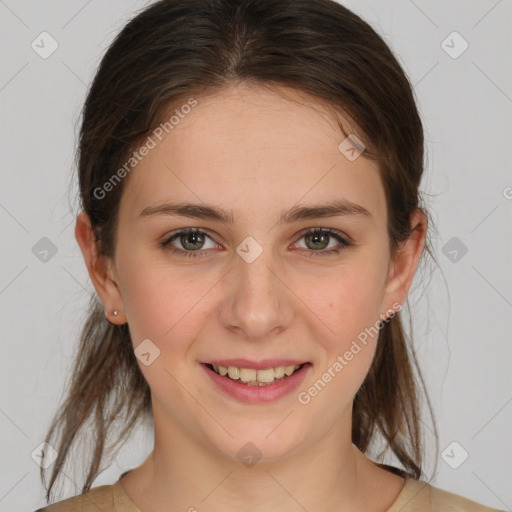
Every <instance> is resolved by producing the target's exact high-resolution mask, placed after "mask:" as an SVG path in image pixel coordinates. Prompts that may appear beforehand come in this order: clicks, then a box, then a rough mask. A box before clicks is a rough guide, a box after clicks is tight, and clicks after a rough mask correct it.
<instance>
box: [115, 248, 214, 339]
mask: <svg viewBox="0 0 512 512" xmlns="http://www.w3.org/2000/svg"><path fill="white" fill-rule="evenodd" d="M118 265H119V270H120V272H119V273H120V275H122V276H123V281H122V283H121V284H122V286H121V293H122V295H123V302H124V305H125V309H126V315H127V320H128V323H129V325H130V332H131V334H132V339H133V342H134V345H135V346H136V345H137V344H138V343H140V341H142V340H143V339H146V338H149V339H151V340H154V342H155V343H156V344H157V345H159V346H163V344H165V343H168V340H173V347H174V348H178V346H177V345H176V343H179V340H181V339H183V340H184V342H186V340H187V339H189V338H191V337H193V335H194V326H198V325H199V324H198V322H197V318H198V315H199V316H204V315H202V312H203V310H204V308H205V307H206V305H207V302H208V301H207V300H206V299H207V297H206V296H207V295H208V291H209V290H210V289H211V288H212V287H213V286H214V285H215V282H214V279H213V277H208V276H207V275H206V276H204V278H202V279H198V278H197V276H195V275H194V273H191V272H190V270H181V269H179V268H176V267H174V268H171V266H170V264H169V263H167V262H165V261H160V260H155V259H152V260H151V262H149V261H148V259H147V258H145V257H144V255H141V256H139V257H137V255H133V256H132V257H127V258H125V259H124V260H123V261H120V262H119V264H118ZM196 329H197V327H196Z"/></svg>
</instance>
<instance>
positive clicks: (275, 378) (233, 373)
mask: <svg viewBox="0 0 512 512" xmlns="http://www.w3.org/2000/svg"><path fill="white" fill-rule="evenodd" d="M204 364H205V366H206V367H207V368H209V369H210V370H211V371H212V372H215V373H216V374H217V375H220V376H221V377H225V378H227V379H230V380H232V381H235V382H238V383H239V384H245V385H247V386H270V385H272V384H275V383H276V382H280V381H282V380H285V379H287V378H288V377H291V376H292V375H293V374H294V373H295V372H296V371H298V370H300V369H301V368H302V367H303V366H305V365H310V364H311V363H303V364H297V365H293V366H276V367H274V368H266V369H264V370H255V369H254V368H238V367H236V366H228V367H226V366H221V365H212V364H209V363H204Z"/></svg>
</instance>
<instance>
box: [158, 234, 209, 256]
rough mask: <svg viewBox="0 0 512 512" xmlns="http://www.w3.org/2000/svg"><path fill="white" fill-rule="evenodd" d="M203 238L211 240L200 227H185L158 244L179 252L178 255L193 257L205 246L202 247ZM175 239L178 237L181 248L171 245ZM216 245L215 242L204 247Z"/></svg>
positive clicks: (173, 251)
mask: <svg viewBox="0 0 512 512" xmlns="http://www.w3.org/2000/svg"><path fill="white" fill-rule="evenodd" d="M205 238H209V239H210V240H212V239H211V237H210V236H208V235H207V234H206V232H205V231H203V230H201V229H197V228H186V229H182V230H180V231H178V232H176V233H174V234H173V235H171V236H170V237H169V238H167V239H166V240H164V241H163V242H161V244H160V245H161V246H162V247H164V248H165V249H167V250H169V251H171V252H172V253H181V254H180V256H192V257H195V256H197V255H198V254H197V253H200V252H201V249H204V248H205V247H203V245H204V240H205ZM176 239H178V242H179V243H180V244H181V246H182V247H183V249H180V248H176V247H175V246H174V245H171V244H172V242H174V240H176ZM212 242H213V240H212ZM216 246H217V244H215V243H213V246H212V247H206V249H211V248H215V247H216Z"/></svg>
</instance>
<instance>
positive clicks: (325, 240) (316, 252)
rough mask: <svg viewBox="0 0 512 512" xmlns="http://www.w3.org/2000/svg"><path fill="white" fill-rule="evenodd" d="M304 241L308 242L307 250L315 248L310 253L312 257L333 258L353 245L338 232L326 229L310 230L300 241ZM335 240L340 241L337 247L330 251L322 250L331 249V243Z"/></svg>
mask: <svg viewBox="0 0 512 512" xmlns="http://www.w3.org/2000/svg"><path fill="white" fill-rule="evenodd" d="M302 239H304V240H305V241H306V249H310V248H311V246H312V247H313V249H312V250H311V251H310V252H311V256H330V255H331V256H332V255H333V254H338V253H339V252H340V251H341V250H342V249H344V248H345V247H349V246H350V245H352V243H351V242H349V241H348V240H346V239H345V238H344V237H342V236H341V234H340V233H339V232H338V231H335V230H333V229H325V228H313V229H309V230H307V231H306V232H305V233H303V234H302V237H301V238H300V240H302ZM334 240H337V241H338V244H337V245H335V246H334V247H331V248H330V249H328V250H322V249H326V248H327V247H329V242H333V241H334ZM315 246H316V247H315Z"/></svg>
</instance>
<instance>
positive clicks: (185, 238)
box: [160, 228, 352, 257]
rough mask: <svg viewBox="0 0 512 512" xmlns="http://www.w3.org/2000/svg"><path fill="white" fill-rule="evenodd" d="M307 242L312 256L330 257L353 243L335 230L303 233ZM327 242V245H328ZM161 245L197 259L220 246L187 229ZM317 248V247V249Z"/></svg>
mask: <svg viewBox="0 0 512 512" xmlns="http://www.w3.org/2000/svg"><path fill="white" fill-rule="evenodd" d="M206 238H209V239H210V240H211V242H212V245H211V246H210V247H205V246H204V243H205V239H206ZM302 239H305V240H306V244H307V245H306V249H311V247H310V246H311V245H312V246H313V249H312V250H310V251H309V252H310V253H311V256H329V255H334V254H338V253H339V252H340V251H341V250H342V249H343V248H345V247H348V246H350V245H352V243H351V242H349V241H348V240H346V239H345V238H343V237H342V236H341V234H340V233H339V232H338V231H335V230H333V229H324V228H313V229H309V230H307V231H306V232H303V233H302V236H301V238H300V240H302ZM175 240H177V241H178V242H179V244H180V245H181V247H182V248H179V247H176V246H175V245H174V244H173V242H174V241H175ZM333 240H337V241H338V244H337V245H335V246H334V247H331V248H330V249H327V250H325V249H326V248H327V247H329V242H332V241H333ZM326 241H327V244H326ZM160 245H161V246H162V247H163V248H164V249H166V250H169V251H171V253H178V255H179V256H187V257H190V256H192V257H196V256H200V255H201V254H202V250H203V249H214V248H215V247H217V246H218V244H216V243H215V242H214V241H213V240H212V238H211V237H210V236H209V235H208V234H207V233H206V232H205V231H203V230H202V229H198V228H186V229H181V230H180V231H177V232H175V233H173V234H172V235H171V236H170V237H168V238H166V239H165V240H164V241H163V242H160ZM315 246H316V247H315Z"/></svg>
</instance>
